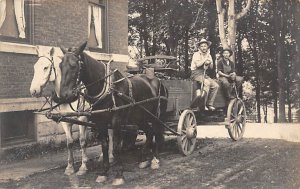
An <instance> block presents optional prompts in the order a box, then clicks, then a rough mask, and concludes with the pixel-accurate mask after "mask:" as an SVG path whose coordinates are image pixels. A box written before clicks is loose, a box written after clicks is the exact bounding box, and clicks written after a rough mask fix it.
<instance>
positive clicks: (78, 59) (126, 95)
mask: <svg viewBox="0 0 300 189" xmlns="http://www.w3.org/2000/svg"><path fill="white" fill-rule="evenodd" d="M85 47H86V42H85V43H83V44H82V45H81V46H80V47H79V48H77V49H76V50H73V51H65V50H64V49H62V51H63V53H64V57H63V59H62V63H61V66H60V68H61V74H62V75H61V85H60V87H61V88H60V98H61V100H62V101H63V102H66V103H68V102H72V101H74V100H75V99H76V98H78V96H79V95H80V94H79V93H78V89H79V88H80V85H79V82H83V83H84V85H85V87H86V90H87V94H86V95H85V98H86V99H87V100H88V101H89V102H90V103H92V104H93V107H94V108H93V111H96V110H105V109H106V110H108V111H104V112H102V113H100V114H96V113H95V114H92V116H91V118H90V120H91V121H92V122H94V123H95V124H96V125H97V129H98V131H99V133H100V140H101V143H102V147H103V162H102V163H103V168H104V169H103V172H102V173H100V175H99V176H98V177H97V179H96V182H98V183H102V182H106V181H107V176H108V170H109V162H108V153H107V129H108V127H109V126H111V128H112V129H113V155H114V161H115V169H116V176H115V177H114V179H113V181H112V185H122V184H124V183H125V180H124V177H123V162H122V158H121V148H122V136H123V135H122V128H123V127H122V126H124V125H128V124H134V125H137V126H138V128H139V129H140V130H143V131H144V132H145V133H146V143H145V145H144V146H143V148H142V151H141V152H142V153H141V156H140V161H141V163H140V164H139V165H140V168H144V167H146V166H148V165H149V164H151V168H152V169H158V168H159V151H160V150H161V146H162V145H163V142H164V136H163V133H164V128H163V127H162V126H161V125H159V124H158V121H157V120H153V114H156V115H157V116H158V117H160V118H162V117H163V116H162V115H163V114H164V113H165V112H166V108H167V97H168V90H167V89H166V87H165V86H164V85H163V84H162V83H161V81H160V80H159V79H158V78H156V77H154V76H153V77H151V76H147V75H145V74H139V75H135V76H132V77H127V76H125V75H124V74H123V73H121V72H120V71H118V70H117V69H116V70H110V69H109V64H105V63H104V62H98V61H97V60H95V59H94V58H92V57H91V56H89V55H88V54H87V53H85V52H83V50H84V49H85ZM151 98H156V99H154V101H150V102H149V101H148V102H147V103H146V102H145V103H143V104H142V105H140V106H133V104H134V102H140V101H143V100H147V99H151ZM124 105H127V106H130V105H132V106H131V107H130V108H124V109H122V108H120V107H122V106H124ZM118 107H119V108H120V109H118V110H116V111H113V110H112V109H113V108H116V109H117V108H118ZM149 113H151V114H152V116H151V115H150V114H149ZM153 139H155V141H153ZM148 150H149V151H151V153H150V155H151V156H150V158H151V159H150V160H149V159H147V156H145V152H147V151H148ZM150 161H151V163H150ZM149 166H150V165H149Z"/></svg>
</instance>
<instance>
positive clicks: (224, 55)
mask: <svg viewBox="0 0 300 189" xmlns="http://www.w3.org/2000/svg"><path fill="white" fill-rule="evenodd" d="M223 57H224V58H225V59H229V57H230V52H229V51H224V52H223Z"/></svg>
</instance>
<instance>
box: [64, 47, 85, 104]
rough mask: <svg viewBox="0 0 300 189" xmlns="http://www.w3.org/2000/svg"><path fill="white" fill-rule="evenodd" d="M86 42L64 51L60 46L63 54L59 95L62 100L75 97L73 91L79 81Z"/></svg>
mask: <svg viewBox="0 0 300 189" xmlns="http://www.w3.org/2000/svg"><path fill="white" fill-rule="evenodd" d="M86 44H87V42H85V43H84V44H82V45H81V46H80V47H79V48H77V49H69V50H68V51H66V50H65V49H63V48H61V50H62V52H63V53H64V56H63V58H62V62H61V64H60V70H61V83H60V97H61V99H62V100H63V101H65V102H67V103H69V102H72V101H74V100H76V98H77V94H76V92H75V91H74V89H76V87H77V86H78V85H79V83H80V82H81V78H80V75H81V68H82V65H81V64H82V59H81V56H82V53H83V50H84V49H85V47H86Z"/></svg>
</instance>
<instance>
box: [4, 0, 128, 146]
mask: <svg viewBox="0 0 300 189" xmlns="http://www.w3.org/2000/svg"><path fill="white" fill-rule="evenodd" d="M127 14H128V4H127V1H123V0H75V1H74V0H0V133H1V135H0V146H1V149H5V148H10V147H12V146H15V145H19V144H26V143H36V142H48V141H50V140H63V139H64V135H63V130H62V128H60V127H58V126H57V124H56V123H54V122H52V121H49V120H47V119H46V118H45V117H44V116H38V115H36V114H33V111H34V110H36V109H38V108H40V107H41V105H42V99H36V98H32V97H31V96H30V93H29V88H30V83H31V80H32V77H33V65H34V63H35V62H36V61H37V59H38V57H37V53H36V48H35V47H36V45H42V46H53V47H61V46H63V47H72V46H75V47H76V46H79V45H80V44H81V43H83V42H84V41H86V40H88V47H89V51H90V52H91V55H92V56H93V57H95V58H97V59H98V60H104V61H108V60H109V59H110V58H111V57H113V59H114V64H113V66H114V67H117V68H119V69H121V70H123V69H124V68H125V66H126V62H127V36H128V18H127Z"/></svg>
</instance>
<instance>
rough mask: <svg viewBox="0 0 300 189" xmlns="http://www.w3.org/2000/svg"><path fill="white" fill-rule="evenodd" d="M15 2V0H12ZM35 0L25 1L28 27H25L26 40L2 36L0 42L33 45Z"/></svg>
mask: <svg viewBox="0 0 300 189" xmlns="http://www.w3.org/2000/svg"><path fill="white" fill-rule="evenodd" d="M11 1H13V0H11ZM33 3H34V2H33V0H25V1H24V6H25V8H24V11H25V14H24V15H25V20H26V26H25V38H19V37H11V36H5V35H0V41H1V42H11V43H22V44H32V43H33V31H34V30H33V25H34V24H33V23H34V22H33V18H34V8H33V7H34V6H32V5H33Z"/></svg>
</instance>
